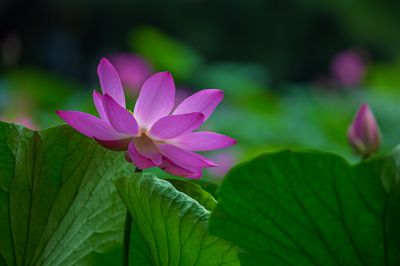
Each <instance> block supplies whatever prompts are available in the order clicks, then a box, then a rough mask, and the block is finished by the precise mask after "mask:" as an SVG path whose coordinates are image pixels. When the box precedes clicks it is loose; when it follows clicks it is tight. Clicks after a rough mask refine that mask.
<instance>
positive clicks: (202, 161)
mask: <svg viewBox="0 0 400 266" xmlns="http://www.w3.org/2000/svg"><path fill="white" fill-rule="evenodd" d="M157 147H158V149H159V151H160V152H161V153H162V154H163V155H164V156H165V157H167V158H168V159H169V160H171V161H172V162H173V163H175V164H177V165H179V166H180V167H184V168H187V167H196V168H202V167H213V166H218V165H217V164H215V163H214V162H212V161H211V160H209V159H207V158H206V157H204V156H201V155H199V154H197V153H194V152H191V151H185V150H183V149H181V148H178V147H175V146H173V145H170V144H157Z"/></svg>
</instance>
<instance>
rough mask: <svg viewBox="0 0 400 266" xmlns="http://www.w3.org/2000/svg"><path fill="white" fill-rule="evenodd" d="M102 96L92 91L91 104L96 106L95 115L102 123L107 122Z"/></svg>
mask: <svg viewBox="0 0 400 266" xmlns="http://www.w3.org/2000/svg"><path fill="white" fill-rule="evenodd" d="M102 101H103V95H101V93H98V92H97V91H95V90H93V102H94V105H95V106H96V110H97V113H98V114H99V116H100V118H101V119H102V120H104V121H108V119H107V115H106V113H105V111H104V108H103V102H102Z"/></svg>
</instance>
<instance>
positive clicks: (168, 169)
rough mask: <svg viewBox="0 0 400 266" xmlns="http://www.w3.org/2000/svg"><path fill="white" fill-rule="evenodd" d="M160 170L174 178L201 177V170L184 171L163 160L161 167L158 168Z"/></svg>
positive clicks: (191, 168) (189, 169)
mask: <svg viewBox="0 0 400 266" xmlns="http://www.w3.org/2000/svg"><path fill="white" fill-rule="evenodd" d="M160 168H161V169H162V170H164V171H165V172H168V173H170V174H172V175H175V176H184V177H187V178H200V177H201V174H202V173H201V168H194V167H188V169H185V168H183V167H180V166H178V165H177V164H175V163H173V162H172V161H170V160H169V159H167V158H165V159H164V161H163V163H162V165H161V166H160Z"/></svg>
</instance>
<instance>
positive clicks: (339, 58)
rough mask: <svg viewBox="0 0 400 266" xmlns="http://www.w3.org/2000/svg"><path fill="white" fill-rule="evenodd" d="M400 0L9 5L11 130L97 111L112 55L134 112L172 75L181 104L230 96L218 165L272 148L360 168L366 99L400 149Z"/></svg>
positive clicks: (2, 109) (6, 41)
mask: <svg viewBox="0 0 400 266" xmlns="http://www.w3.org/2000/svg"><path fill="white" fill-rule="evenodd" d="M398 10H400V2H398V1H394V0H387V1H378V0H353V1H344V0H327V1H316V0H303V1H295V0H290V1H271V0H248V1H243V0H242V1H239V0H233V1H211V0H210V1H208V0H204V1H201V0H190V1H176V0H175V1H162V0H154V1H145V0H141V1H127V0H126V1H105V0H102V1H94V0H81V1H76V0H75V1H66V0H64V1H56V2H55V1H49V0H47V1H46V0H42V1H29V2H28V1H19V0H2V1H1V2H0V60H1V62H0V117H1V120H4V121H10V122H17V123H21V124H24V125H25V126H27V127H29V128H32V129H44V128H47V127H50V126H53V125H57V124H61V123H62V121H61V120H60V119H59V118H58V117H57V116H56V114H55V110H57V109H73V110H82V111H88V112H92V113H95V111H94V110H95V109H94V106H93V103H92V100H91V95H92V90H93V89H99V83H98V80H97V75H96V66H97V63H98V61H99V60H100V58H101V57H108V58H110V59H111V61H112V62H113V63H114V64H115V66H116V67H117V70H118V72H119V74H120V76H121V78H122V79H123V83H124V86H125V88H126V90H127V92H128V93H127V95H128V97H129V101H130V105H131V107H133V103H134V101H135V98H136V97H137V94H138V90H139V88H140V84H141V82H143V80H144V79H145V78H146V77H148V75H150V74H151V73H154V72H157V71H164V70H167V71H170V72H171V73H172V74H173V76H174V78H175V82H176V85H177V88H178V90H179V91H178V95H177V98H178V101H179V100H181V99H182V98H183V97H185V96H187V95H189V94H190V93H193V92H195V91H197V90H199V89H204V88H220V89H223V90H224V91H225V100H224V101H223V103H222V104H221V105H220V106H219V107H218V109H217V111H216V112H215V115H214V116H213V117H212V118H211V119H210V120H209V121H208V122H207V123H206V125H205V128H207V129H209V130H215V131H218V132H220V133H224V134H228V135H230V136H232V137H234V138H236V139H237V140H238V145H237V146H236V147H233V148H231V149H229V150H225V151H220V152H218V153H208V155H209V156H210V157H212V158H214V159H215V160H216V161H217V162H219V163H220V164H221V165H222V166H221V167H220V168H217V169H213V171H208V172H207V177H208V178H213V179H214V180H216V181H218V180H219V178H220V177H221V176H223V174H224V173H225V172H226V170H227V169H229V168H230V167H231V166H232V165H233V164H235V163H237V162H240V161H242V160H246V159H248V158H250V157H253V156H255V155H256V154H258V153H260V152H262V151H274V150H278V149H282V148H294V149H297V148H302V149H303V148H305V149H309V148H312V149H321V150H324V151H330V152H335V153H338V154H340V155H342V156H344V157H345V158H347V159H349V160H351V161H356V160H357V159H358V158H357V157H356V156H354V155H353V154H352V152H351V150H350V148H349V147H348V144H347V139H346V134H347V127H348V125H349V123H350V122H351V120H352V118H353V116H354V114H355V112H356V111H357V109H358V107H359V105H360V104H361V103H363V102H367V103H369V104H370V105H371V107H372V109H373V111H374V112H375V115H376V118H377V120H378V123H379V126H380V128H381V132H382V136H383V143H382V149H381V152H382V153H384V152H388V151H390V150H392V149H393V148H394V147H395V146H396V145H397V144H398V143H399V141H400V126H398V121H399V115H400V105H399V98H400V93H399V92H398V90H399V88H400V75H399V74H400V34H398V28H399V27H400V16H398V12H397V11H398Z"/></svg>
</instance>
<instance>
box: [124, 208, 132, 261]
mask: <svg viewBox="0 0 400 266" xmlns="http://www.w3.org/2000/svg"><path fill="white" fill-rule="evenodd" d="M131 230H132V215H131V214H130V213H129V210H126V216H125V228H124V246H123V248H122V249H123V250H122V252H123V256H122V265H124V266H129V247H130V242H131Z"/></svg>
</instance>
